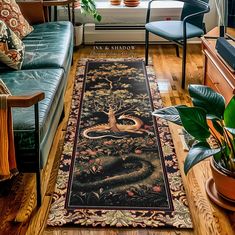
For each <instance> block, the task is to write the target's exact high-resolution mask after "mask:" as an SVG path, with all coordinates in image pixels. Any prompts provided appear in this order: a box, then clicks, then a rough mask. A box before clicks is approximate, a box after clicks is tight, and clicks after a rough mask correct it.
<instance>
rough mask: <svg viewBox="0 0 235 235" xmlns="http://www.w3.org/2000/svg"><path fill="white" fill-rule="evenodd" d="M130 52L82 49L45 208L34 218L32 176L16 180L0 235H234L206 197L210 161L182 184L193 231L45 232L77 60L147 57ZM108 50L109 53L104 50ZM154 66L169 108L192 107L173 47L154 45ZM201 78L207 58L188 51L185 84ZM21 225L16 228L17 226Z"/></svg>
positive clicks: (195, 49) (5, 202) (0, 207)
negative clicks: (181, 85)
mask: <svg viewBox="0 0 235 235" xmlns="http://www.w3.org/2000/svg"><path fill="white" fill-rule="evenodd" d="M133 47H134V48H130V50H121V49H120V50H117V49H116V48H111V46H110V47H109V50H105V49H104V48H100V47H93V46H90V47H84V48H80V49H79V50H76V51H75V53H74V63H73V66H72V69H71V74H70V78H69V83H68V87H67V92H66V95H65V118H64V120H63V121H62V123H61V124H60V126H59V127H58V131H57V133H56V137H55V139H54V143H53V147H52V149H51V153H50V156H49V159H50V161H49V164H48V166H47V168H46V169H45V170H44V171H45V172H44V173H43V175H45V177H44V179H43V182H45V183H44V184H43V185H47V182H48V186H47V187H44V188H43V190H44V191H45V195H46V196H45V197H44V200H43V204H42V206H41V208H40V209H39V210H38V211H37V212H36V210H34V211H33V213H32V214H30V212H31V211H32V209H33V208H34V207H35V196H34V195H35V192H34V180H35V179H34V176H33V175H32V174H25V175H21V176H19V177H17V179H15V180H14V182H12V183H11V185H8V186H5V187H6V188H11V190H10V189H9V190H8V192H6V191H4V192H2V194H3V195H1V197H0V211H1V212H0V235H11V234H12V235H15V234H19V235H23V234H27V235H34V234H43V235H62V234H63V235H153V234H158V235H173V234H174V235H179V234H182V235H192V234H195V235H219V234H221V235H232V234H234V231H233V230H232V225H231V224H233V227H234V228H235V216H234V214H232V213H230V218H231V219H233V222H232V223H230V222H229V219H228V212H225V211H224V210H222V209H221V208H219V207H217V206H216V205H214V204H213V203H211V202H210V201H209V199H208V198H207V196H206V193H205V186H204V184H205V182H206V180H207V179H208V178H209V177H210V174H211V172H210V169H209V166H208V161H204V162H203V163H201V164H199V165H198V166H196V167H194V169H193V170H192V171H191V172H190V173H189V174H188V176H185V175H184V174H183V173H182V178H183V181H184V185H185V190H186V193H187V198H188V202H189V206H190V211H191V214H192V220H193V223H194V229H193V230H180V229H178V230H167V229H164V230H163V229H109V228H95V229H94V228H81V227H80V228H49V227H46V220H47V213H48V209H49V205H50V200H51V195H52V193H53V188H54V184H55V179H56V173H57V167H58V158H59V157H58V156H59V153H60V152H61V147H62V144H63V137H64V134H65V129H66V123H67V120H68V114H69V107H70V102H71V96H72V89H73V79H74V75H75V72H76V64H77V61H78V60H79V58H85V57H89V58H91V57H94V58H97V57H111V58H115V57H119V58H120V57H135V58H136V57H143V56H144V48H143V46H133ZM106 49H107V48H106ZM150 55H151V57H152V61H153V65H154V68H155V70H156V74H157V78H158V85H159V90H160V93H161V97H162V100H163V103H164V105H165V106H168V105H171V104H189V103H190V99H189V97H188V94H187V91H186V90H182V89H181V87H180V83H181V58H177V57H176V53H175V48H174V46H172V45H161V46H160V45H155V46H151V48H150ZM202 77H203V55H202V53H201V47H200V45H190V46H189V49H188V60H187V83H199V82H201V81H202ZM170 128H171V132H172V135H173V140H174V144H175V148H176V153H177V156H178V160H179V167H180V170H181V172H182V167H183V162H184V157H185V155H186V153H185V152H184V151H183V149H182V144H181V142H180V139H179V135H178V127H177V126H175V125H173V124H172V125H170ZM22 201H23V203H22ZM14 221H18V222H14Z"/></svg>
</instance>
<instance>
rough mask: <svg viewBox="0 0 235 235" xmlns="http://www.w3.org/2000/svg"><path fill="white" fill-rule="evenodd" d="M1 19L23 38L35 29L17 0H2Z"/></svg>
mask: <svg viewBox="0 0 235 235" xmlns="http://www.w3.org/2000/svg"><path fill="white" fill-rule="evenodd" d="M0 20H2V21H4V22H5V23H6V24H7V26H8V27H9V28H10V29H11V30H12V31H13V32H14V33H15V34H16V35H17V36H18V37H19V38H20V39H22V38H23V37H25V36H26V35H28V34H29V33H31V32H32V31H33V27H32V26H30V25H29V23H28V22H27V21H26V19H25V18H24V16H23V15H22V13H21V11H20V8H19V6H18V4H17V3H16V2H15V0H0Z"/></svg>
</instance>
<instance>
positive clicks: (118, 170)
mask: <svg viewBox="0 0 235 235" xmlns="http://www.w3.org/2000/svg"><path fill="white" fill-rule="evenodd" d="M100 159H101V161H102V171H101V172H97V173H95V174H87V173H86V172H84V171H82V172H80V173H78V174H77V175H76V179H77V180H76V181H74V185H73V189H75V190H79V191H85V192H89V191H95V190H98V189H100V188H103V189H110V188H115V187H117V186H124V185H128V184H130V183H135V182H138V181H140V180H143V179H145V178H147V177H149V176H150V175H151V174H152V173H153V172H154V166H153V165H152V164H151V163H150V162H148V161H146V160H144V159H142V158H140V157H137V156H135V155H133V156H128V157H127V158H125V159H123V158H121V157H117V156H116V157H111V156H109V157H103V158H100ZM114 171H115V173H113V172H114Z"/></svg>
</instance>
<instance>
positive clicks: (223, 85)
mask: <svg viewBox="0 0 235 235" xmlns="http://www.w3.org/2000/svg"><path fill="white" fill-rule="evenodd" d="M228 33H229V34H231V35H233V36H234V35H235V29H228ZM218 36H219V31H218V28H214V29H213V30H212V31H210V32H209V33H208V34H206V35H205V36H204V37H202V49H203V53H204V55H205V63H204V84H205V85H207V86H210V87H211V88H212V89H214V90H215V91H217V92H219V93H220V94H222V95H223V96H224V98H225V100H226V102H227V103H228V101H229V100H230V99H231V98H232V96H233V95H234V94H235V73H234V72H233V71H231V70H230V69H229V66H228V65H226V63H225V62H223V61H222V60H221V59H220V58H219V56H218V54H217V51H216V49H215V45H216V39H217V37H218Z"/></svg>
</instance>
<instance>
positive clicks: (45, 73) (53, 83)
mask: <svg viewBox="0 0 235 235" xmlns="http://www.w3.org/2000/svg"><path fill="white" fill-rule="evenodd" d="M1 79H2V80H3V81H4V83H5V84H6V86H7V87H8V88H10V91H11V93H12V95H16V96H17V95H30V94H33V93H35V92H38V91H42V92H45V99H44V100H42V101H41V102H40V103H39V125H40V139H41V140H42V139H43V137H44V136H45V134H46V132H47V131H48V129H49V128H50V123H51V122H52V121H51V119H52V117H53V115H54V113H55V109H56V108H57V106H58V102H59V100H60V98H61V95H62V93H63V88H64V86H65V84H64V83H65V79H64V71H63V69H38V70H27V71H22V70H19V71H14V72H4V73H2V74H1ZM13 125H14V132H15V137H16V139H17V140H18V142H20V143H17V144H18V145H20V148H26V149H31V148H33V146H34V128H35V122H34V107H30V108H14V109H13Z"/></svg>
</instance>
